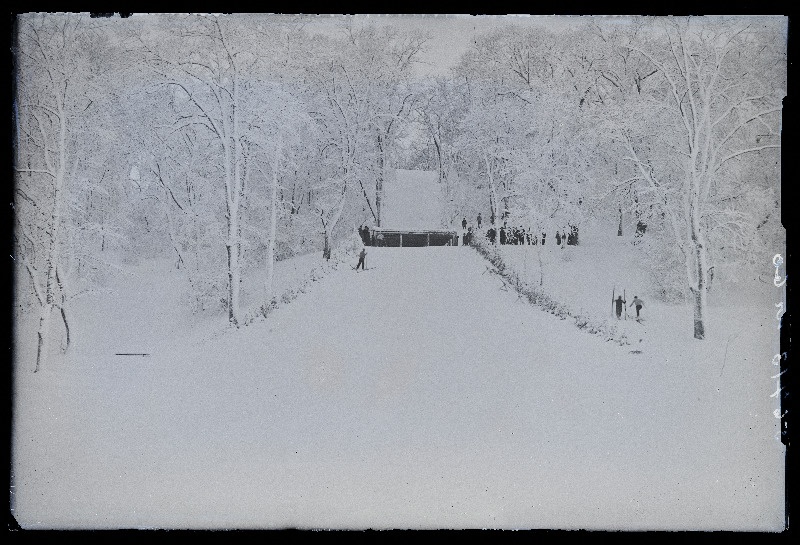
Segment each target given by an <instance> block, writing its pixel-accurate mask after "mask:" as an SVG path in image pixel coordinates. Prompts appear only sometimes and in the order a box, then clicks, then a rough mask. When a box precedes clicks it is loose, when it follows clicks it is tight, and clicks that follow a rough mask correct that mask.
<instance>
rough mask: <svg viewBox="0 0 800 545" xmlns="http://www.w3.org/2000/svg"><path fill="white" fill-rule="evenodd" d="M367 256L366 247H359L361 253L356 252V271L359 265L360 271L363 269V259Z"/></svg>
mask: <svg viewBox="0 0 800 545" xmlns="http://www.w3.org/2000/svg"><path fill="white" fill-rule="evenodd" d="M366 257H367V249H366V248H361V253H359V254H358V265H356V272H358V268H359V267H361V270H362V271H365V270H366V268H365V265H364V259H365V258H366Z"/></svg>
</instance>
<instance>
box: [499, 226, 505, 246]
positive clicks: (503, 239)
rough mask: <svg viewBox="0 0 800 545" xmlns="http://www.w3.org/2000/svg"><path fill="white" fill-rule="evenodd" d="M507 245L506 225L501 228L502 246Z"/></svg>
mask: <svg viewBox="0 0 800 545" xmlns="http://www.w3.org/2000/svg"><path fill="white" fill-rule="evenodd" d="M505 243H506V226H505V224H503V226H502V227H501V228H500V244H501V245H502V244H505Z"/></svg>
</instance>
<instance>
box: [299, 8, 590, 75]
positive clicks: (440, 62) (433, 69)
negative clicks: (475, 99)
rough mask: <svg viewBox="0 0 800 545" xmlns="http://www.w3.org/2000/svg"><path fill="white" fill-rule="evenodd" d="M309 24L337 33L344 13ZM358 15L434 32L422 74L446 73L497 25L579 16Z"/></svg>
mask: <svg viewBox="0 0 800 545" xmlns="http://www.w3.org/2000/svg"><path fill="white" fill-rule="evenodd" d="M314 19H315V20H314V21H313V22H311V23H309V25H308V26H307V27H306V29H307V30H308V31H309V32H322V33H325V34H333V33H335V32H337V30H336V29H337V26H338V25H339V24H341V23H343V22H344V20H345V17H344V16H341V15H320V16H317V17H315V18H314ZM354 19H355V20H356V21H357V22H358V24H362V25H367V24H370V23H374V24H376V25H379V26H380V25H392V26H395V27H398V28H400V29H404V30H412V29H419V30H422V31H425V32H428V33H429V34H430V35H431V41H430V42H429V44H428V45H429V47H428V48H427V50H426V51H425V53H424V54H423V55H422V56H421V57H420V60H421V61H422V62H421V64H419V65H417V69H418V74H419V75H421V76H435V75H446V74H447V72H448V70H449V69H450V68H452V67H454V66H455V65H456V63H457V62H458V60H459V58H460V57H461V55H462V54H463V53H464V52H465V51H466V50H467V49H468V48H469V46H470V44H471V43H472V42H473V41H474V40H475V38H476V37H477V36H479V35H480V34H483V33H485V32H488V31H490V30H492V29H493V28H496V27H497V26H506V25H517V26H523V27H524V26H537V25H546V26H548V27H550V28H552V27H553V26H561V27H566V26H567V25H569V24H571V23H572V22H574V21H575V20H576V17H573V16H540V15H535V16H531V15H504V16H495V15H482V16H474V15H359V16H355V17H354Z"/></svg>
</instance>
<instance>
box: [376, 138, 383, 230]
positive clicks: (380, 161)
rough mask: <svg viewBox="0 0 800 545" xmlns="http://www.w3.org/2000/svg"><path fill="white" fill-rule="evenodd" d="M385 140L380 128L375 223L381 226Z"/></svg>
mask: <svg viewBox="0 0 800 545" xmlns="http://www.w3.org/2000/svg"><path fill="white" fill-rule="evenodd" d="M383 148H384V141H383V135H382V134H381V130H380V129H378V181H377V182H376V183H375V210H376V212H377V217H376V218H375V224H376V225H377V226H378V227H380V226H381V208H382V207H383V177H384V169H385V158H384V150H383Z"/></svg>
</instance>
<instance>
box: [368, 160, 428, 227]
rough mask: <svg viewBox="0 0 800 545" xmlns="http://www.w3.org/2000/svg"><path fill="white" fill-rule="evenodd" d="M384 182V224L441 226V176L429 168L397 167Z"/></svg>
mask: <svg viewBox="0 0 800 545" xmlns="http://www.w3.org/2000/svg"><path fill="white" fill-rule="evenodd" d="M395 172H396V175H395V176H394V177H390V178H389V179H387V180H386V182H385V185H384V195H385V208H384V211H383V212H382V214H383V217H382V218H381V226H382V227H390V228H392V229H407V230H414V229H440V228H441V221H442V210H441V204H440V203H441V199H440V188H439V184H438V175H437V174H436V172H434V171H428V170H403V169H396V171H395Z"/></svg>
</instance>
